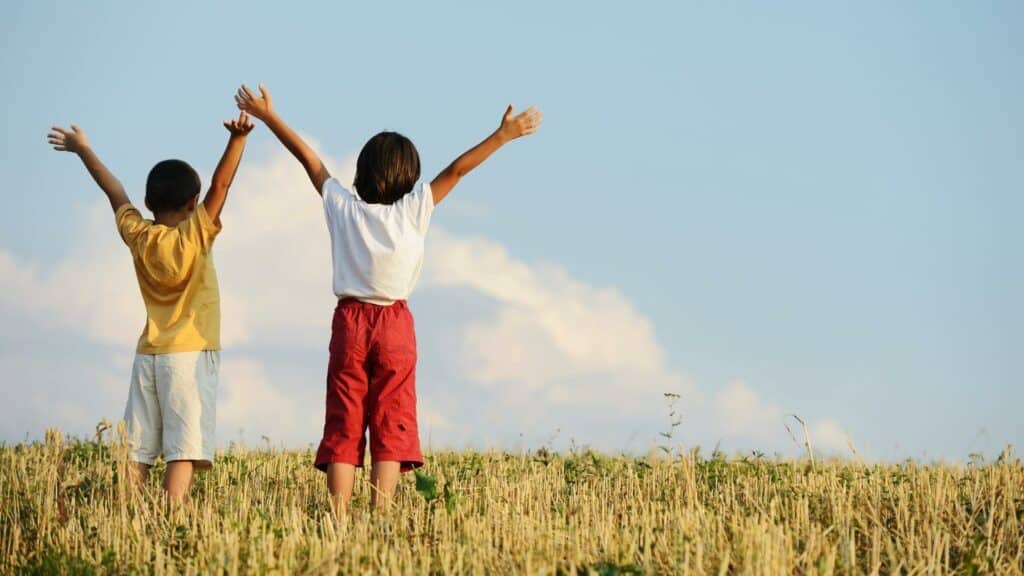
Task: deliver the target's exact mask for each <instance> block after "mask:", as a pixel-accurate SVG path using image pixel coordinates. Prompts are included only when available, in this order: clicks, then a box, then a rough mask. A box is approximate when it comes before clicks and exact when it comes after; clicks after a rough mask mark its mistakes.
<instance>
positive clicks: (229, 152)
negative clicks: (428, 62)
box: [203, 112, 253, 224]
mask: <svg viewBox="0 0 1024 576" xmlns="http://www.w3.org/2000/svg"><path fill="white" fill-rule="evenodd" d="M224 127H225V128H227V129H228V132H230V133H231V136H230V137H228V145H227V148H225V149H224V154H223V155H221V157H220V162H218V163H217V168H216V169H215V170H214V171H213V178H212V179H211V180H210V189H209V190H208V191H207V192H206V198H204V199H203V207H205V208H206V213H207V214H208V215H209V216H210V220H213V221H214V222H216V223H217V224H220V213H221V210H223V209H224V201H225V200H227V197H228V188H230V187H231V182H233V181H234V179H235V172H237V171H238V163H239V162H241V160H242V152H244V151H245V139H246V137H247V136H249V132H252V127H253V124H252V120H250V119H249V115H248V114H246V113H245V112H242V113H241V114H239V115H238V118H236V119H233V120H228V121H225V122H224Z"/></svg>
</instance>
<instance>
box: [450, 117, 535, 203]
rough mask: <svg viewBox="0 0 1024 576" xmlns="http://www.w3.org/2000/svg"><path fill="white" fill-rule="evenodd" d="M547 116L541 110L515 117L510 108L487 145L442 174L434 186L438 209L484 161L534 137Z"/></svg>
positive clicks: (476, 148) (482, 144) (458, 159)
mask: <svg viewBox="0 0 1024 576" xmlns="http://www.w3.org/2000/svg"><path fill="white" fill-rule="evenodd" d="M542 121H543V116H542V115H541V113H540V110H537V109H536V108H533V107H530V108H529V109H527V110H526V111H525V112H523V113H521V114H519V115H518V116H513V115H512V105H511V104H509V105H508V109H507V110H505V115H504V116H503V117H502V119H501V125H500V126H498V129H497V130H495V131H494V132H493V133H492V134H491V135H490V136H488V137H487V138H485V139H484V141H483V142H481V143H479V144H477V145H476V146H474V147H472V148H470V149H469V150H467V151H466V152H465V153H463V154H462V155H461V156H459V157H458V158H456V159H455V161H454V162H452V163H451V164H449V165H448V167H447V168H445V169H444V170H442V171H441V173H440V174H438V175H437V176H436V177H435V178H434V180H433V181H431V183H430V190H431V192H433V195H434V205H437V204H438V203H439V202H441V200H442V199H444V197H445V196H447V195H448V193H449V192H451V190H452V188H454V187H455V185H456V184H458V183H459V180H461V179H462V177H463V176H465V175H466V174H469V172H470V171H471V170H473V169H474V168H476V167H477V166H479V165H480V164H481V163H483V161H484V160H487V158H488V157H489V156H490V155H491V154H494V152H495V151H496V150H497V149H498V148H501V147H502V146H504V145H505V144H506V143H507V142H508V141H510V140H515V139H516V138H519V137H520V136H526V135H527V134H533V133H534V132H536V131H537V129H538V128H540V124H541V122H542Z"/></svg>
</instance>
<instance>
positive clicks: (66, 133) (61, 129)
mask: <svg viewBox="0 0 1024 576" xmlns="http://www.w3.org/2000/svg"><path fill="white" fill-rule="evenodd" d="M50 129H51V130H53V131H55V132H60V133H61V134H63V135H65V136H67V135H68V131H67V130H65V129H63V128H61V127H60V126H50Z"/></svg>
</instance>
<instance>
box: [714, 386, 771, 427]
mask: <svg viewBox="0 0 1024 576" xmlns="http://www.w3.org/2000/svg"><path fill="white" fill-rule="evenodd" d="M715 415H716V422H717V423H718V425H719V427H720V429H721V431H722V432H723V433H724V434H726V435H728V436H749V437H754V436H758V435H764V434H765V433H766V432H772V433H778V432H782V430H783V426H782V418H783V414H782V408H781V407H780V406H779V405H778V404H775V403H771V402H764V401H762V400H761V398H760V397H759V396H758V394H757V392H755V391H754V389H753V388H751V387H750V386H748V385H747V384H746V383H745V382H743V381H742V380H735V381H733V382H730V383H729V384H728V385H726V386H725V388H723V389H722V390H720V391H719V392H718V394H717V395H716V396H715Z"/></svg>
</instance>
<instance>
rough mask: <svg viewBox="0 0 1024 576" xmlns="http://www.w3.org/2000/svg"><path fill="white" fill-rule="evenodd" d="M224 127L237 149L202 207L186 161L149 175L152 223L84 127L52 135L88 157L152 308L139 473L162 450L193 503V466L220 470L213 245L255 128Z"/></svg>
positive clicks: (136, 413) (134, 442)
mask: <svg viewBox="0 0 1024 576" xmlns="http://www.w3.org/2000/svg"><path fill="white" fill-rule="evenodd" d="M224 126H225V128H227V129H228V132H229V133H230V136H229V138H228V145H227V148H226V149H225V150H224V154H223V156H222V157H221V159H220V162H219V163H218V164H217V168H216V170H215V171H214V173H213V180H212V182H211V184H210V189H209V191H207V193H206V197H205V198H204V199H203V201H202V203H201V205H200V203H199V202H198V199H199V191H200V181H199V175H198V174H197V173H196V171H195V170H193V169H192V167H191V166H189V165H188V164H187V163H186V162H183V161H181V160H164V161H162V162H159V163H157V165H156V166H154V167H153V169H152V170H150V172H149V176H148V178H147V179H146V207H147V208H148V209H149V210H150V211H152V212H153V219H152V220H146V219H144V218H143V217H142V214H140V213H139V211H138V209H136V208H135V207H134V206H133V205H132V204H131V201H130V200H129V199H128V196H127V194H125V191H124V187H123V186H122V185H121V182H120V181H118V179H117V178H116V177H114V175H113V174H111V173H110V171H109V170H108V169H107V167H106V166H104V165H103V163H102V162H100V160H99V158H98V157H97V156H96V154H95V153H94V152H93V151H92V148H91V147H90V145H89V141H88V140H87V138H86V136H85V132H84V131H82V130H81V129H79V128H78V127H77V126H75V125H74V124H72V125H71V128H70V129H64V128H61V127H58V126H54V127H53V131H52V132H51V133H50V134H49V135H48V139H49V142H50V144H52V145H53V147H54V149H55V150H61V151H67V152H72V153H75V154H77V155H78V156H79V158H81V160H82V163H83V164H85V168H86V170H88V171H89V174H90V175H92V177H93V179H94V180H95V181H96V184H98V185H99V187H100V188H101V189H102V190H103V192H104V193H105V194H106V195H107V198H108V199H109V200H110V206H111V208H113V210H114V215H115V220H116V222H117V229H118V232H119V233H120V235H121V238H122V239H123V240H124V242H125V244H127V245H128V249H129V250H130V251H131V254H132V260H133V261H134V263H135V275H136V277H137V278H138V282H139V289H140V290H141V291H142V300H143V302H145V304H146V325H145V327H144V328H143V330H142V335H141V336H140V337H139V343H138V346H137V348H136V355H135V362H134V365H133V367H132V377H131V386H130V390H129V393H128V404H127V407H126V408H125V421H126V423H127V427H128V433H129V442H130V445H131V449H132V459H133V460H134V461H135V472H136V474H135V475H134V477H135V480H136V481H137V482H140V483H141V482H142V481H144V480H145V478H146V476H147V475H148V472H149V468H150V467H151V466H152V465H153V463H154V461H155V460H156V458H157V457H158V456H159V455H160V453H161V452H163V455H164V459H165V460H166V461H167V472H166V474H165V476H164V490H166V491H167V495H168V497H169V498H170V499H171V500H172V501H182V500H185V499H186V498H187V496H188V491H189V487H190V486H191V484H192V474H193V470H194V469H207V468H209V467H210V466H212V465H213V450H214V428H215V422H216V406H215V399H216V392H217V374H218V369H219V364H220V293H219V291H218V288H217V272H216V270H215V269H214V266H213V254H212V249H213V241H214V239H215V238H216V237H217V234H218V233H219V232H220V229H221V221H220V213H221V209H222V208H223V206H224V201H225V199H226V198H227V193H228V188H229V187H230V186H231V181H232V180H233V179H234V177H235V171H236V170H237V169H238V163H239V161H240V160H241V158H242V152H243V151H244V150H245V141H246V137H247V136H248V134H249V132H250V131H251V130H252V128H253V124H252V121H251V120H250V119H249V117H248V115H247V114H245V113H244V112H243V113H242V114H241V115H239V117H238V118H237V119H233V120H230V121H227V122H225V123H224Z"/></svg>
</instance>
